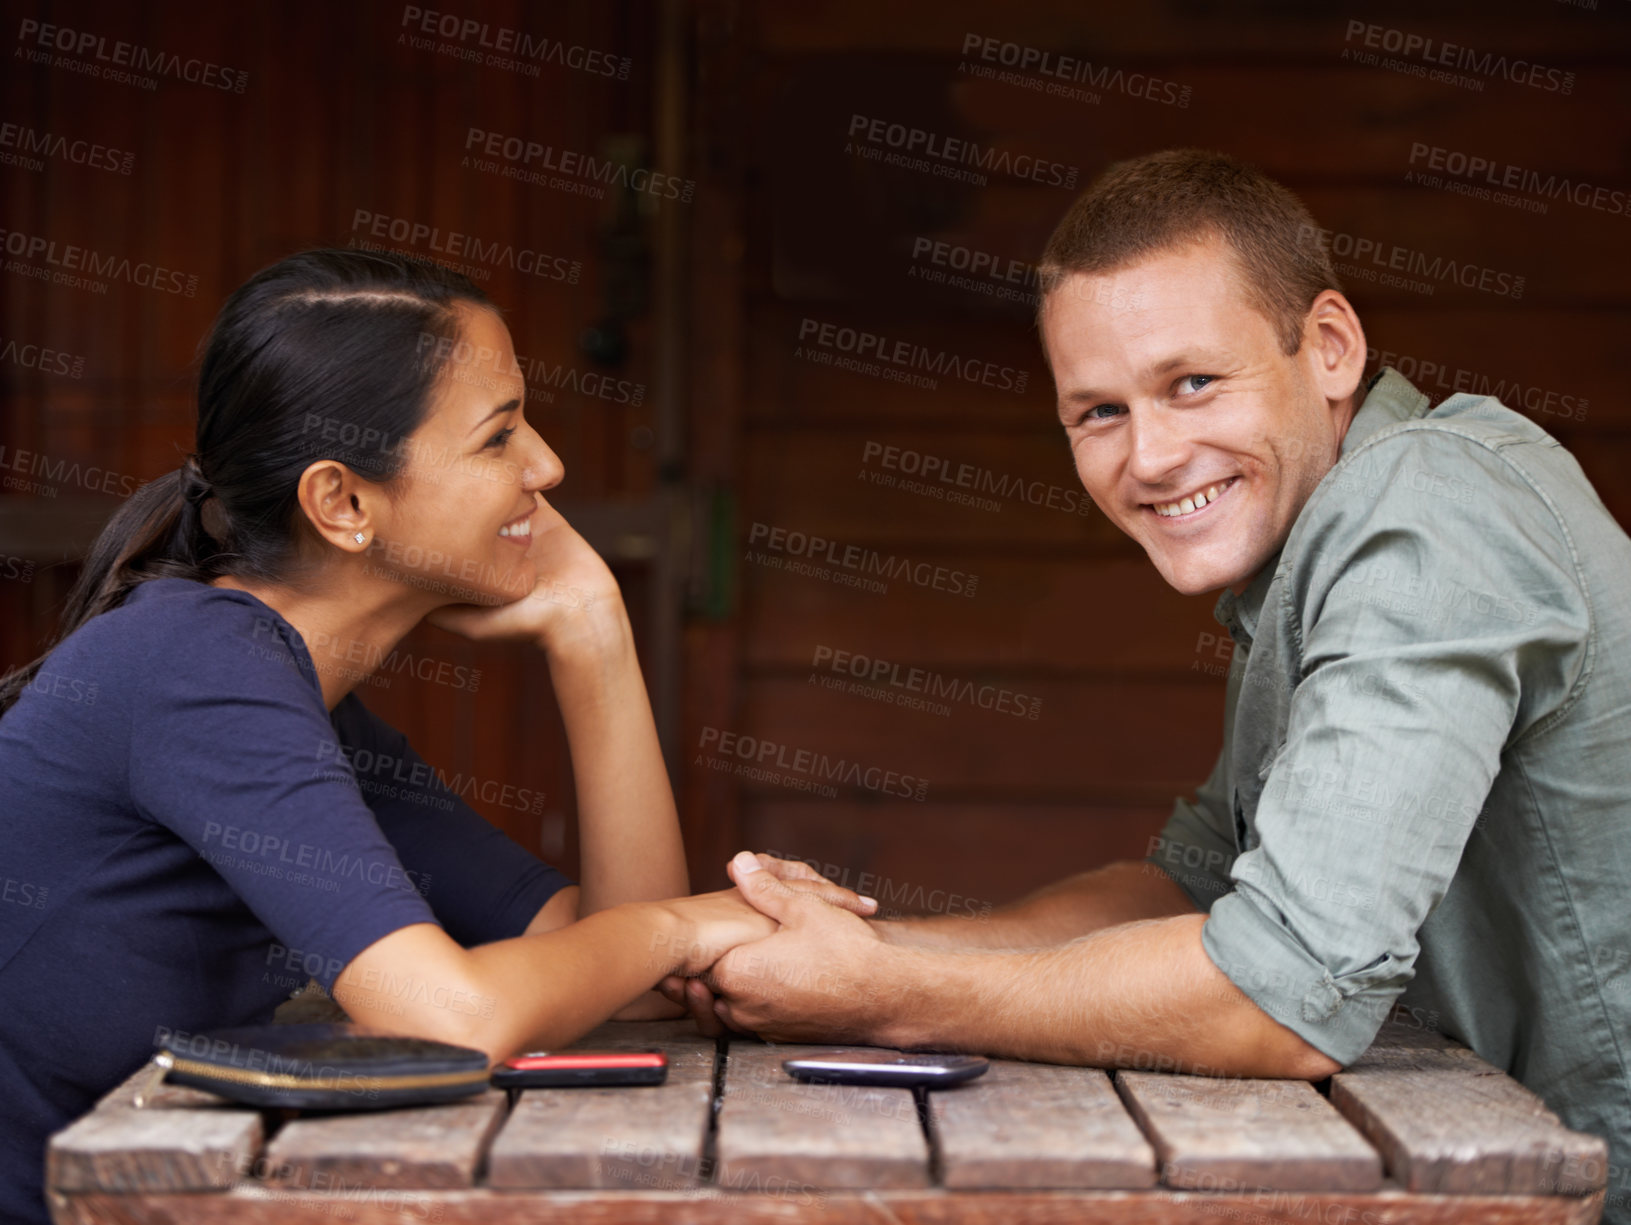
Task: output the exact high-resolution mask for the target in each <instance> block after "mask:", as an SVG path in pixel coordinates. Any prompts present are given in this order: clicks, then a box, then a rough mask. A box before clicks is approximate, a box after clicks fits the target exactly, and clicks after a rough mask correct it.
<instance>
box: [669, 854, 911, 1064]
mask: <svg viewBox="0 0 1631 1225" xmlns="http://www.w3.org/2000/svg"><path fill="white" fill-rule="evenodd" d="M743 856H747V857H748V858H750V859H752V860H755V861H756V862H757V863H758V864H759V866H760V867H761V868H763V869H765V870H766V871H768V872H769V873H770V874H771V875H772V876H774V877H775V878H776V879H777V880H779V881H781V882H782V883H783V884H784V885H786V886H787V887H788V888H789V889H790V890H792V891H793V892H794V893H799V894H805V895H808V896H811V897H816V898H819V899H820V900H821V901H823V902H829V903H831V904H832V905H834V906H837V907H839V908H840V909H843V910H847V911H849V912H850V913H852V914H856V915H860V916H861V917H862V918H863V919H865V918H870V917H871V916H872V915H874V914H876V913H877V910H878V901H877V899H876V898H870V897H863V896H861V895H860V894H858V893H856V892H854V891H853V890H850V889H846V888H844V887H843V886H842V885H835V884H833V883H832V882H831V881H830V880H828V879H827V878H826V877H824V876H822V875H821V874H820V873H819V872H817V871H816V870H815V869H814V868H812V867H810V865H809V864H807V863H803V862H801V861H799V860H797V859H777V858H776V857H775V856H774V855H763V854H755V853H754V852H752V851H739V852H737V855H736V860H737V861H738V862H740V861H741V860H742V858H743ZM727 892H730V893H738V896H740V894H739V892H738V891H737V890H727ZM709 964H710V965H711V964H712V963H709ZM706 968H707V967H704V969H706ZM699 973H701V971H691V972H685V971H680V972H676V973H674V974H670V975H668V976H667V977H665V978H664V979H663V980H662V981H661V982H660V983H658V984H657V990H658V991H660V992H661V993H662V994H663V996H664V997H665V998H666V999H668V1000H669V1001H670V1002H671V1003H672V1004H674V1005H675V1006H676V1007H679V1008H684V1009H686V1010H687V1011H689V1012H690V1013H691V1014H692V1015H693V1016H694V1017H695V1018H696V1020H697V1025H698V1027H699V1028H700V1029H702V1031H703V1032H704V1033H705V1034H708V1035H709V1036H710V1037H711V1036H714V1035H717V1034H719V1033H720V1032H722V1027H721V1026H720V1024H719V1022H718V1021H717V1020H715V1017H714V993H713V992H712V990H710V989H709V987H708V984H707V983H705V982H704V981H703V980H702V979H701V978H699V977H697V974H699Z"/></svg>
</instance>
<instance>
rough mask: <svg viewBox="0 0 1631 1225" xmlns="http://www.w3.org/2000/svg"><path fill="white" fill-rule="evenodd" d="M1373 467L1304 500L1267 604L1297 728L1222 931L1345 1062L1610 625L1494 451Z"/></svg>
mask: <svg viewBox="0 0 1631 1225" xmlns="http://www.w3.org/2000/svg"><path fill="white" fill-rule="evenodd" d="M1355 459H1358V460H1361V461H1362V462H1359V463H1355V464H1348V463H1347V462H1346V461H1345V466H1344V468H1343V469H1339V470H1338V473H1337V474H1338V475H1339V477H1340V479H1339V480H1338V481H1337V482H1336V485H1335V487H1334V488H1332V489H1326V488H1325V487H1323V486H1322V488H1321V489H1320V490H1319V491H1317V492H1316V494H1315V495H1314V497H1313V498H1312V499H1311V500H1310V502H1309V504H1308V506H1307V507H1305V508H1304V512H1303V517H1302V519H1301V520H1300V521H1299V523H1298V525H1297V528H1296V530H1295V531H1294V533H1293V536H1292V538H1291V540H1290V541H1288V548H1287V552H1286V557H1285V559H1284V560H1283V569H1282V573H1281V574H1280V575H1279V577H1278V580H1277V581H1276V583H1275V585H1274V587H1273V588H1271V593H1270V596H1269V599H1270V600H1271V601H1273V600H1275V599H1278V600H1280V601H1281V605H1280V607H1279V608H1269V607H1265V609H1264V610H1263V617H1264V618H1265V619H1266V618H1268V617H1269V616H1271V615H1272V616H1275V617H1276V619H1277V624H1278V625H1280V627H1281V632H1282V633H1283V634H1285V635H1288V636H1289V637H1290V639H1291V641H1289V642H1286V643H1282V644H1279V646H1280V650H1281V651H1282V652H1291V653H1292V654H1293V655H1294V656H1295V658H1296V661H1297V662H1296V667H1295V669H1294V674H1293V675H1291V676H1289V677H1287V682H1288V684H1290V685H1291V686H1292V688H1291V693H1290V702H1289V715H1288V719H1287V723H1286V733H1285V738H1284V741H1283V742H1282V743H1281V744H1280V745H1279V747H1278V749H1277V751H1276V752H1275V753H1274V755H1273V758H1272V760H1271V761H1270V762H1269V763H1268V764H1267V766H1266V777H1265V778H1264V779H1263V790H1262V794H1261V796H1260V798H1259V799H1258V802H1257V805H1256V809H1255V813H1254V819H1253V821H1252V825H1253V827H1254V829H1253V834H1252V837H1251V838H1250V840H1249V844H1248V845H1247V846H1246V847H1245V848H1244V849H1243V850H1242V853H1241V854H1240V855H1239V857H1238V858H1236V859H1235V861H1234V864H1233V869H1232V873H1231V877H1232V883H1233V888H1232V890H1231V891H1230V892H1229V893H1228V894H1226V895H1225V896H1223V897H1221V898H1219V899H1218V900H1217V901H1216V902H1215V903H1214V904H1213V905H1212V907H1211V913H1210V916H1209V918H1208V920H1207V922H1206V925H1205V929H1204V931H1203V935H1202V942H1203V945H1204V947H1205V949H1206V952H1207V954H1208V955H1209V956H1210V957H1211V959H1212V960H1213V962H1214V963H1215V964H1216V965H1217V966H1218V968H1219V969H1221V970H1222V971H1223V972H1224V973H1225V974H1226V975H1228V976H1229V978H1230V979H1231V980H1232V981H1233V982H1234V983H1235V984H1236V985H1237V986H1238V987H1240V989H1241V990H1242V991H1244V992H1245V993H1246V994H1247V995H1248V996H1250V997H1251V998H1252V999H1253V1000H1254V1001H1255V1002H1256V1003H1257V1004H1258V1006H1259V1007H1261V1008H1262V1009H1263V1010H1264V1011H1265V1012H1267V1013H1268V1014H1269V1015H1270V1016H1272V1017H1273V1018H1274V1019H1275V1020H1277V1021H1279V1022H1280V1023H1281V1024H1283V1025H1285V1026H1287V1027H1288V1028H1289V1029H1291V1030H1293V1031H1295V1032H1296V1033H1297V1034H1299V1035H1300V1036H1301V1037H1302V1038H1304V1039H1305V1040H1306V1041H1307V1042H1308V1043H1309V1044H1310V1045H1312V1046H1314V1047H1315V1048H1317V1049H1318V1050H1320V1051H1322V1052H1323V1053H1325V1054H1326V1055H1328V1056H1329V1057H1331V1058H1332V1059H1335V1060H1337V1061H1338V1062H1340V1063H1343V1064H1347V1063H1349V1062H1351V1061H1352V1060H1353V1059H1355V1058H1357V1057H1358V1056H1359V1055H1360V1054H1362V1053H1363V1052H1364V1050H1365V1048H1366V1047H1367V1046H1369V1045H1370V1042H1371V1040H1372V1039H1373V1038H1374V1037H1375V1034H1376V1031H1377V1029H1378V1027H1379V1026H1380V1025H1381V1022H1382V1021H1383V1020H1384V1019H1385V1017H1386V1014H1387V1012H1388V1010H1389V1009H1390V1008H1391V1006H1392V1004H1393V1002H1394V1001H1395V999H1396V998H1397V997H1398V995H1399V994H1400V993H1401V992H1402V991H1403V989H1404V987H1405V985H1406V984H1407V983H1408V982H1409V981H1410V979H1411V978H1412V977H1413V975H1414V973H1415V964H1416V958H1417V955H1418V953H1419V951H1420V946H1419V944H1418V941H1417V933H1418V931H1419V929H1420V927H1421V925H1422V923H1423V922H1424V921H1425V920H1426V918H1427V917H1428V915H1429V914H1430V913H1431V912H1432V910H1433V908H1434V907H1435V906H1436V905H1437V904H1438V903H1439V901H1440V900H1441V899H1442V898H1443V897H1444V895H1445V892H1446V891H1447V890H1448V888H1449V885H1450V881H1451V879H1452V877H1453V876H1454V874H1455V871H1456V867H1457V864H1458V863H1459V862H1460V859H1461V854H1462V851H1463V848H1464V847H1465V845H1466V842H1467V839H1468V838H1469V836H1471V835H1472V834H1473V831H1474V829H1475V827H1476V826H1477V824H1478V822H1479V820H1480V819H1481V818H1480V814H1481V810H1482V809H1483V806H1484V802H1485V799H1486V797H1487V796H1488V794H1489V790H1490V787H1491V784H1492V783H1493V781H1494V778H1495V775H1496V773H1497V771H1498V770H1499V769H1500V768H1501V759H1502V753H1503V750H1504V749H1505V748H1506V746H1508V745H1509V744H1510V743H1512V742H1514V741H1515V740H1517V739H1518V738H1520V737H1522V736H1525V735H1531V734H1536V733H1538V732H1543V731H1544V729H1545V726H1546V725H1547V723H1548V721H1549V720H1551V719H1553V718H1555V717H1557V716H1558V715H1559V714H1560V713H1561V709H1562V708H1563V707H1564V706H1565V705H1566V703H1567V701H1568V700H1569V696H1570V694H1571V692H1572V691H1573V689H1574V687H1575V686H1576V685H1577V684H1578V683H1579V681H1580V678H1581V677H1582V676H1583V670H1584V659H1585V645H1584V644H1586V643H1587V642H1588V641H1589V632H1590V611H1589V603H1588V601H1587V599H1586V594H1585V591H1584V588H1583V584H1582V582H1581V580H1580V577H1579V574H1578V570H1577V567H1576V566H1575V564H1574V560H1573V545H1572V542H1571V540H1570V538H1569V535H1568V532H1567V530H1566V528H1565V527H1564V525H1563V524H1562V523H1561V522H1560V520H1559V519H1558V518H1557V516H1556V515H1555V513H1554V512H1553V510H1552V507H1551V505H1550V503H1549V502H1547V501H1546V499H1545V498H1544V496H1543V495H1542V494H1541V493H1540V492H1539V491H1538V490H1536V489H1535V488H1534V487H1533V486H1532V485H1531V484H1530V483H1529V481H1528V480H1527V478H1526V477H1525V475H1524V474H1523V473H1522V472H1521V470H1519V469H1517V468H1516V467H1515V466H1514V465H1513V464H1511V463H1510V462H1509V461H1507V460H1506V459H1504V458H1503V457H1502V456H1501V455H1500V453H1499V451H1498V450H1497V449H1496V448H1493V447H1491V446H1489V445H1487V444H1485V443H1483V442H1481V441H1479V440H1476V439H1472V438H1470V437H1464V436H1460V435H1457V434H1454V433H1451V432H1449V431H1442V430H1426V429H1406V430H1401V431H1396V432H1392V433H1390V434H1389V435H1387V436H1384V437H1382V438H1379V439H1377V440H1375V441H1373V442H1371V443H1369V444H1368V445H1366V446H1365V447H1364V448H1362V449H1361V451H1359V452H1358V453H1356V456H1355ZM1356 473H1357V474H1360V475H1359V476H1357V477H1356V476H1355V474H1356ZM1329 479H1330V478H1328V480H1329ZM1344 481H1346V482H1347V485H1346V489H1344ZM1356 482H1357V483H1358V484H1360V485H1362V487H1363V488H1364V489H1365V490H1366V491H1367V492H1370V493H1373V495H1374V496H1368V497H1360V496H1355V495H1354V494H1353V492H1352V491H1353V488H1354V486H1355V483H1356ZM1276 592H1277V593H1278V595H1277V596H1276V594H1275V593H1276ZM1267 662H1268V661H1266V660H1259V661H1258V663H1259V664H1266V663H1267Z"/></svg>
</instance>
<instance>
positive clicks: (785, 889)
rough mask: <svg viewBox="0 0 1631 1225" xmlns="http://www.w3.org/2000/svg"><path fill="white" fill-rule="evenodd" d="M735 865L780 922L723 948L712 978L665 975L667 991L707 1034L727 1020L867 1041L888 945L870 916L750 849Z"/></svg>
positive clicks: (774, 1031)
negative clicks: (678, 980) (763, 934)
mask: <svg viewBox="0 0 1631 1225" xmlns="http://www.w3.org/2000/svg"><path fill="white" fill-rule="evenodd" d="M773 862H777V863H780V862H782V861H773ZM801 866H802V865H801ZM729 872H730V875H731V879H732V880H734V881H735V882H736V886H737V888H738V889H739V890H740V891H741V894H742V896H743V897H744V898H746V899H747V901H748V902H749V904H750V905H752V906H753V907H755V908H756V909H758V910H759V911H761V912H763V913H764V914H766V915H768V916H769V917H770V918H773V919H775V920H776V921H777V922H778V923H780V924H781V928H780V930H778V931H777V932H776V933H775V934H774V935H772V936H769V937H767V938H765V939H763V940H756V941H754V942H752V943H749V944H742V945H739V946H737V947H736V948H734V949H732V950H731V951H730V952H728V953H726V954H725V955H724V956H723V957H721V958H720V959H719V961H718V962H716V963H715V964H714V966H713V968H712V969H711V970H710V971H709V972H708V974H707V976H706V977H707V979H708V980H709V982H707V983H704V982H703V981H702V980H700V979H691V980H689V981H688V982H685V983H684V985H683V986H682V987H680V989H679V990H678V991H677V992H676V991H675V989H674V983H675V980H674V979H672V978H670V979H666V980H664V983H663V993H664V995H666V996H668V998H670V999H673V1000H675V1001H676V1002H679V1001H680V1000H683V1001H684V1002H685V1004H686V1005H687V1007H689V1008H690V1009H691V1012H692V1015H693V1016H694V1017H695V1018H696V1020H697V1025H698V1028H700V1029H701V1030H702V1031H703V1032H704V1033H706V1034H717V1033H719V1032H721V1030H722V1029H724V1028H730V1029H734V1030H738V1031H741V1032H745V1033H753V1034H757V1035H759V1036H760V1037H763V1038H770V1039H774V1040H777V1041H800V1040H805V1039H809V1040H818V1041H831V1042H865V1041H867V1034H868V1033H869V1032H870V1030H871V1027H872V1026H873V1024H874V1023H875V1022H876V1021H877V1020H878V1019H879V1005H880V1003H881V1000H880V998H879V988H878V986H877V982H878V979H877V978H876V977H875V975H876V970H875V962H876V960H877V956H878V954H879V951H880V950H882V949H883V948H884V944H883V942H882V941H881V940H879V939H878V937H877V935H876V934H875V933H874V932H873V931H872V928H871V927H870V925H868V924H867V923H866V922H865V921H864V920H863V919H861V918H860V917H858V916H857V915H856V914H855V913H853V911H851V910H846V909H841V908H840V907H839V906H836V905H833V904H831V903H830V902H828V901H825V900H823V896H822V895H823V892H824V891H823V890H820V889H806V888H804V887H803V885H804V884H806V883H808V882H801V880H800V879H799V878H793V879H783V878H781V877H780V876H779V875H778V873H777V872H776V870H774V869H766V868H765V867H764V865H763V864H762V863H761V862H760V860H759V859H757V858H755V857H753V856H750V855H747V854H746V853H744V854H741V855H738V856H737V857H736V858H735V859H733V860H732V861H731V863H730V867H729ZM817 879H819V878H817ZM822 884H824V885H827V886H828V888H831V887H832V886H830V885H829V884H828V882H822ZM710 984H711V986H712V988H713V990H712V991H710V990H709V986H710ZM714 992H717V993H718V995H719V997H720V998H718V999H715V998H714Z"/></svg>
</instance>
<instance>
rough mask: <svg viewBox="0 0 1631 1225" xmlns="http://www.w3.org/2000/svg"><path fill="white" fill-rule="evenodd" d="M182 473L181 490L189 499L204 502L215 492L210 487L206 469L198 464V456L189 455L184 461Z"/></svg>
mask: <svg viewBox="0 0 1631 1225" xmlns="http://www.w3.org/2000/svg"><path fill="white" fill-rule="evenodd" d="M180 473H181V492H182V496H183V497H185V498H186V499H187V501H189V502H202V501H203V500H204V499H205V498H207V497H209V496H210V495H211V494H213V493H214V492H215V491H214V490H213V489H211V488H210V483H209V481H208V480H207V479H205V476H204V470H203V469H202V468H200V467H199V466H198V457H197V456H196V455H189V456H187V458H186V459H185V460H184V461H182V465H181V468H180Z"/></svg>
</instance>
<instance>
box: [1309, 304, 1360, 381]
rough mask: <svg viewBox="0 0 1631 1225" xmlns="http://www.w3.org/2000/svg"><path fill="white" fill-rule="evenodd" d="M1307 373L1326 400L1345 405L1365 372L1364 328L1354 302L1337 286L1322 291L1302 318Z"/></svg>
mask: <svg viewBox="0 0 1631 1225" xmlns="http://www.w3.org/2000/svg"><path fill="white" fill-rule="evenodd" d="M1303 348H1304V350H1305V352H1306V353H1307V357H1308V362H1307V365H1308V373H1309V376H1310V377H1311V378H1312V379H1313V381H1314V386H1315V388H1317V389H1318V391H1319V393H1320V395H1321V396H1323V397H1324V398H1325V401H1326V402H1327V403H1328V404H1330V405H1332V406H1333V407H1334V406H1336V405H1339V404H1346V403H1347V402H1348V401H1349V400H1350V399H1352V398H1353V395H1354V393H1355V392H1356V391H1358V390H1359V381H1360V380H1361V379H1362V378H1363V377H1364V375H1365V360H1366V357H1367V356H1368V353H1367V350H1366V348H1365V329H1364V327H1363V326H1362V325H1361V324H1360V322H1359V316H1358V314H1356V313H1355V311H1354V308H1353V304H1352V303H1350V302H1349V301H1348V299H1347V298H1346V297H1344V296H1343V295H1342V294H1340V293H1338V292H1337V291H1336V290H1334V289H1326V290H1322V291H1321V292H1320V294H1319V296H1318V297H1316V298H1315V299H1314V302H1313V305H1311V306H1310V307H1309V308H1308V316H1307V318H1306V319H1305V320H1304V321H1303Z"/></svg>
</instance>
